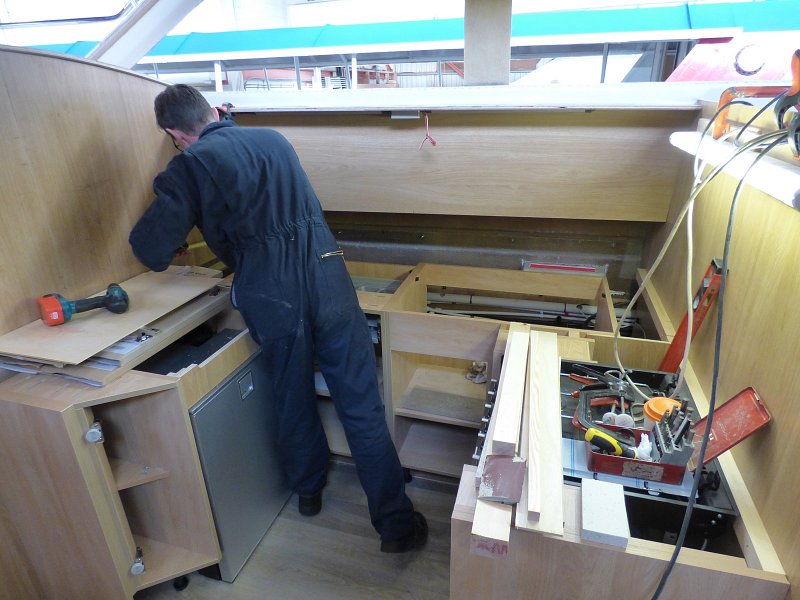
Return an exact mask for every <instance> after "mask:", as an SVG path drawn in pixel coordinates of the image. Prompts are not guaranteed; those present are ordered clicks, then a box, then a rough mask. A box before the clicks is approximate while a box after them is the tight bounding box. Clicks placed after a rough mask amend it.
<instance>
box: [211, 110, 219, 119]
mask: <svg viewBox="0 0 800 600" xmlns="http://www.w3.org/2000/svg"><path fill="white" fill-rule="evenodd" d="M211 115H212V116H213V117H214V122H215V123H219V109H218V108H217V107H216V106H212V107H211Z"/></svg>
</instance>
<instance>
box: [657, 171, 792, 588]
mask: <svg viewBox="0 0 800 600" xmlns="http://www.w3.org/2000/svg"><path fill="white" fill-rule="evenodd" d="M687 160H688V159H687ZM735 186H736V182H735V181H734V180H733V179H732V178H730V177H728V176H726V175H723V176H720V177H719V178H718V179H717V180H716V181H715V182H713V183H712V184H711V185H710V186H709V187H708V188H707V190H706V191H705V192H704V193H703V194H702V195H701V196H700V198H699V199H698V202H697V204H696V209H695V219H694V222H695V229H694V233H695V249H694V265H693V269H692V271H693V276H692V280H693V281H694V282H695V283H694V285H695V286H696V285H697V284H698V283H699V280H700V278H701V277H702V275H703V273H704V271H705V269H706V267H707V266H708V263H709V261H710V260H711V259H712V258H714V257H718V258H721V257H722V251H723V243H724V236H725V229H726V224H727V219H728V212H729V209H730V201H731V198H732V196H733V193H734V189H735ZM684 231H685V230H684V229H682V231H681V233H680V234H679V236H678V237H677V238H676V240H675V242H674V244H673V246H672V248H671V250H670V252H669V253H668V255H667V257H666V259H665V262H664V263H663V265H662V266H661V268H660V269H659V270H658V272H657V273H656V276H655V279H654V281H655V285H656V288H657V290H658V292H659V295H660V296H661V299H662V301H663V302H664V307H665V310H666V311H667V313H668V314H669V316H670V318H671V320H672V321H673V323H678V322H680V319H681V318H682V316H683V314H684V313H685V307H684V300H683V297H682V295H683V293H684V292H683V287H684V286H683V283H682V282H683V279H682V278H683V272H684V267H683V264H684V262H685V256H686V255H685V234H684ZM799 267H800V212H798V211H796V210H794V209H792V208H790V207H788V206H786V205H784V204H781V203H780V202H778V201H777V200H774V199H772V198H771V197H769V196H767V195H765V194H763V193H761V192H759V191H757V190H754V189H752V188H749V187H746V188H745V191H744V194H743V195H742V199H741V201H740V203H739V206H738V209H737V215H736V220H735V224H734V232H733V243H732V249H731V256H730V271H729V279H728V287H727V292H726V296H725V304H724V306H725V315H724V325H723V333H722V347H723V350H722V353H721V360H720V377H719V388H718V397H717V402H718V404H717V405H718V406H719V403H721V402H724V401H725V400H726V399H728V398H730V397H731V396H733V395H734V394H736V393H737V392H739V391H740V390H742V389H743V388H745V387H748V386H753V387H754V388H755V389H756V390H757V391H758V393H759V395H760V396H761V397H762V399H763V400H764V402H765V404H766V405H767V407H768V408H769V410H770V412H771V413H772V418H773V420H772V423H770V425H769V426H767V427H766V428H765V429H763V430H761V431H760V432H757V433H756V434H754V435H753V436H752V437H751V438H749V439H747V440H745V441H744V442H743V443H741V444H740V445H739V446H737V447H736V448H734V450H733V453H734V456H735V458H736V462H737V464H738V466H739V467H740V470H741V472H742V475H743V478H744V480H745V482H746V483H747V486H748V489H749V491H750V493H751V495H752V496H753V499H754V501H755V504H756V506H757V507H758V510H759V513H760V515H761V518H762V519H763V520H764V524H765V526H766V528H767V531H768V533H769V535H770V537H771V538H772V542H773V543H774V544H775V548H776V551H777V552H778V555H779V557H780V559H781V561H782V563H783V567H784V569H785V570H786V572H787V574H788V576H789V579H790V581H791V582H792V584H793V588H794V589H795V591H794V592H792V593H790V597H792V598H800V592H798V591H796V590H797V589H798V587H800V538H799V537H798V535H797V532H798V530H800V515H798V512H797V510H796V506H797V498H798V496H800V478H798V477H797V465H796V462H797V457H798V456H799V455H800V418H798V401H797V392H798V389H800V369H798V368H797V358H798V350H797V349H798V339H800V319H798V318H797V314H796V312H797V311H796V306H795V305H796V295H797V293H798V291H800V268H799ZM716 323H717V318H716V304H715V305H714V308H713V309H712V311H711V312H710V313H709V314H708V316H707V317H706V319H705V321H704V323H703V326H702V329H701V330H700V331H699V333H698V335H697V337H696V338H695V340H694V342H693V346H692V352H691V356H690V360H691V363H692V366H693V368H694V370H695V372H696V373H697V376H698V378H699V380H700V382H701V385H702V386H703V387H704V391H705V393H706V395H710V389H711V373H712V368H713V350H714V336H715V329H716Z"/></svg>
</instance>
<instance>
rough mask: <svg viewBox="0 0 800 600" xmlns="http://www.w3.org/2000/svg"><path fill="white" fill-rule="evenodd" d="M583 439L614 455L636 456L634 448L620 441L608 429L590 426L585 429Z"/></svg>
mask: <svg viewBox="0 0 800 600" xmlns="http://www.w3.org/2000/svg"><path fill="white" fill-rule="evenodd" d="M585 439H586V441H587V442H589V443H590V444H592V445H593V446H596V447H598V448H600V450H602V451H603V452H607V453H608V454H613V455H614V456H623V457H625V458H636V457H637V456H636V449H635V448H634V447H633V446H631V445H629V444H626V443H625V442H622V441H620V440H619V439H617V438H616V437H614V436H613V435H611V434H610V433H609V432H608V431H605V430H600V429H598V428H596V427H590V428H589V429H587V430H586V436H585Z"/></svg>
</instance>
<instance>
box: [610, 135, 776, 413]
mask: <svg viewBox="0 0 800 600" xmlns="http://www.w3.org/2000/svg"><path fill="white" fill-rule="evenodd" d="M785 136H786V131H773V132H770V133H766V134H764V135H761V136H758V137H756V138H753V139H751V140H749V141H747V142H745V143H744V144H742V145H741V146H739V147H738V148H736V150H734V151H733V152H732V153H731V155H730V156H728V157H727V158H726V159H725V160H723V161H721V162H720V163H719V164H718V165H717V166H716V167H714V168H713V170H712V171H711V173H709V175H708V176H707V177H706V178H705V179H703V180H702V181H701V182H700V183H699V184H698V185H696V186H695V187H694V188H693V189H692V192H691V193H690V194H689V198H688V199H687V200H686V202H685V203H684V205H683V207H682V208H681V210H680V212H679V213H678V216H677V217H676V219H675V223H674V224H673V225H672V228H671V229H670V231H669V233H668V234H667V238H666V239H665V240H664V244H663V245H662V246H661V249H660V250H659V252H658V255H657V256H656V258H655V260H654V261H653V264H652V266H651V267H650V269H648V271H647V273H646V274H645V276H644V278H643V279H642V283H641V284H640V285H639V289H638V290H636V293H634V295H633V296H632V297H631V300H630V302H628V305H627V306H626V307H625V310H624V311H623V313H622V316H621V317H620V319H619V322H618V324H617V327H615V328H614V336H613V340H612V341H613V344H612V346H613V352H614V360H615V361H616V365H617V367H618V368H619V370H620V372H621V373H622V375H623V377H624V378H625V380H626V381H627V382H628V383H629V384H630V385H631V387H632V388H633V389H634V390H635V392H636V393H637V394H639V395H640V396H641V397H642V398H643V399H644V400H645V401H646V400H649V399H650V398H648V397H647V396H646V395H645V394H644V393H643V392H642V391H641V390H639V389H638V387H637V386H636V384H635V383H634V382H633V381H632V380H631V378H630V375H628V373H627V372H626V371H625V368H624V367H623V366H622V361H621V359H620V357H619V332H620V323H622V322H623V321H625V320H626V319H627V318H628V315H629V314H630V312H631V310H632V308H633V306H634V305H635V304H636V301H637V300H638V299H639V297H640V296H641V295H642V293H643V292H644V290H645V288H646V287H647V284H648V283H649V282H650V279H651V278H652V276H653V273H655V271H656V269H658V267H659V265H660V264H661V261H662V260H664V256H665V255H666V253H667V249H668V248H669V246H670V244H671V243H672V240H673V239H674V238H675V235H676V234H677V232H678V229H679V228H680V226H681V223H682V222H683V219H684V217H685V216H686V213H687V212H688V211H689V209H690V208H691V207H692V205H693V203H694V201H695V199H696V198H697V197H698V196H699V195H700V192H702V191H703V189H704V188H705V186H706V185H708V184H709V183H710V182H711V181H712V180H713V179H714V178H715V177H716V176H717V175H719V174H720V173H721V172H722V170H723V169H724V168H725V167H726V166H728V164H729V163H730V162H731V161H733V160H734V159H736V158H737V157H738V156H739V155H740V154H743V153H744V152H747V151H748V150H750V149H751V148H753V147H754V146H758V145H760V144H762V143H764V142H770V141H772V140H775V139H776V138H779V139H781V140H782V139H783V138H784V137H785Z"/></svg>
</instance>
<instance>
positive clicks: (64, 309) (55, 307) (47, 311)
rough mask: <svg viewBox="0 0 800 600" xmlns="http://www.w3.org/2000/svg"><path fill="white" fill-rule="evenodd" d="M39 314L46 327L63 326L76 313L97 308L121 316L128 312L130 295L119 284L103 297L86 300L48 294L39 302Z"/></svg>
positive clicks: (110, 286) (113, 286)
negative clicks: (68, 298)
mask: <svg viewBox="0 0 800 600" xmlns="http://www.w3.org/2000/svg"><path fill="white" fill-rule="evenodd" d="M38 303H39V313H40V314H41V316H42V321H44V324H45V325H51V326H52V325H61V324H62V323H66V322H67V321H69V320H70V319H71V318H72V315H74V314H75V313H80V312H85V311H87V310H92V309H95V308H107V309H108V310H110V311H111V312H112V313H116V314H120V313H124V312H125V311H126V310H128V294H127V293H126V292H125V290H123V289H122V288H121V287H120V286H119V284H116V283H112V284H111V285H109V286H108V289H106V293H105V295H103V296H95V297H93V298H85V299H83V300H67V299H66V298H64V296H62V295H61V294H47V295H45V296H42V297H41V298H39V300H38Z"/></svg>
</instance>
